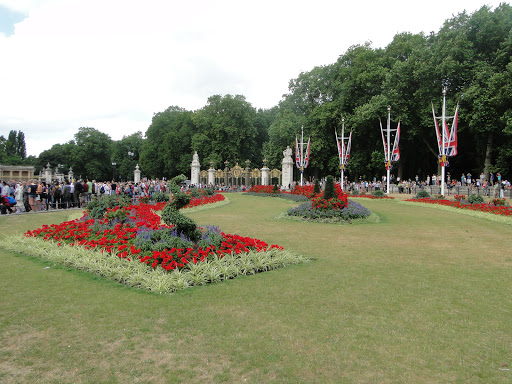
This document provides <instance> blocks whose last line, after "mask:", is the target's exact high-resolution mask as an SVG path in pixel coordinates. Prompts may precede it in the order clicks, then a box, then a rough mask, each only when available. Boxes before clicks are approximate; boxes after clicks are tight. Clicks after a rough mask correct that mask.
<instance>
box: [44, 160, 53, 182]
mask: <svg viewBox="0 0 512 384" xmlns="http://www.w3.org/2000/svg"><path fill="white" fill-rule="evenodd" d="M44 177H45V180H46V184H51V183H52V170H51V168H50V163H48V164H46V169H45V170H44Z"/></svg>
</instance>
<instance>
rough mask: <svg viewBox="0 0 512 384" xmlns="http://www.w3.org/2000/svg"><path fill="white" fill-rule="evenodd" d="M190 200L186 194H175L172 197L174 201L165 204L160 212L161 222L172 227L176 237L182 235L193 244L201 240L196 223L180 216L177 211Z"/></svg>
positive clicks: (190, 197)
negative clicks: (176, 233)
mask: <svg viewBox="0 0 512 384" xmlns="http://www.w3.org/2000/svg"><path fill="white" fill-rule="evenodd" d="M191 199H192V196H190V195H187V194H186V193H182V192H179V193H176V194H175V195H174V199H173V200H172V201H170V202H169V203H167V205H166V206H165V207H164V209H163V210H162V220H163V221H164V223H165V224H167V225H174V227H175V228H176V230H177V231H178V235H179V234H182V235H183V236H185V237H187V238H188V239H190V240H191V241H194V242H195V241H197V240H199V239H200V238H201V233H200V231H199V230H198V229H197V225H196V223H195V222H194V220H192V219H189V218H188V217H186V216H184V215H182V214H181V213H180V211H179V210H180V209H181V208H183V207H185V206H186V205H187V204H188V203H190V200H191Z"/></svg>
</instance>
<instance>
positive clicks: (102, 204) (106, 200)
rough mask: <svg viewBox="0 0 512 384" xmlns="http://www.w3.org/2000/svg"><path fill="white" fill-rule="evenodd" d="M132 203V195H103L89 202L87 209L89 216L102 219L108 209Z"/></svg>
mask: <svg viewBox="0 0 512 384" xmlns="http://www.w3.org/2000/svg"><path fill="white" fill-rule="evenodd" d="M131 203H132V200H131V199H130V196H128V195H124V194H123V195H110V196H103V197H102V198H100V199H98V200H93V201H91V202H89V203H88V204H87V211H88V215H89V217H91V218H93V219H101V218H102V217H103V216H104V215H105V213H106V212H107V209H108V208H110V209H113V208H116V207H127V206H129V205H130V204H131Z"/></svg>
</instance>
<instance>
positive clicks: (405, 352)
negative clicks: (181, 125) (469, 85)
mask: <svg viewBox="0 0 512 384" xmlns="http://www.w3.org/2000/svg"><path fill="white" fill-rule="evenodd" d="M229 198H230V200H231V204H228V205H225V206H222V207H220V208H216V209H210V210H202V211H197V212H193V213H188V214H189V215H190V217H192V218H194V219H195V220H196V221H197V222H198V223H200V224H214V225H218V226H220V228H221V229H222V230H223V231H224V232H227V233H238V234H241V235H245V236H251V237H257V238H260V239H262V240H265V241H266V242H268V243H270V244H273V243H277V244H280V245H283V246H284V247H286V248H288V249H290V250H292V251H294V252H297V253H301V254H303V255H304V256H306V257H309V258H311V259H313V260H314V261H313V262H311V263H307V264H302V265H298V266H292V267H288V268H284V269H279V270H274V271H270V272H265V273H260V274H257V275H254V276H249V277H241V278H237V279H234V280H230V281H226V282H222V283H218V284H212V285H208V286H204V287H197V288H191V289H188V290H185V291H179V292H178V293H175V294H172V295H155V294H150V293H145V292H142V291H138V290H136V289H132V288H127V287H124V286H122V285H119V284H117V283H114V282H110V281H106V280H103V279H99V278H95V277H93V276H91V275H88V274H86V273H82V272H77V271H72V270H68V269H66V268H60V267H56V266H54V265H51V264H45V263H43V262H40V261H38V260H36V259H32V258H27V257H25V256H19V255H16V254H14V253H11V252H6V251H3V250H0V261H1V265H2V268H0V287H1V292H2V295H0V308H2V310H1V311H0V332H1V333H0V335H1V336H0V338H1V340H2V342H1V343H0V381H2V382H6V383H11V382H12V383H16V382H29V383H30V382H59V383H60V382H67V383H74V382H141V383H142V382H144V383H147V382H154V383H160V382H166V383H173V382H176V383H179V382H190V383H199V382H201V383H202V382H237V383H238V382H252V383H316V382H318V383H327V382H332V383H340V382H346V383H377V382H378V383H412V382H414V383H446V382H453V383H469V382H470V383H490V382H492V383H509V382H511V381H512V373H511V371H507V370H506V369H510V368H512V360H511V359H512V355H511V354H510V351H511V350H512V327H511V326H510V324H511V322H510V319H512V257H511V256H510V247H511V245H512V236H511V234H512V230H511V227H510V226H509V225H503V224H500V223H495V222H490V221H486V220H482V219H480V218H477V217H469V216H466V215H462V214H457V213H453V212H445V211H440V210H436V209H430V208H429V207H422V206H418V207H416V206H412V205H411V206H409V205H402V204H398V203H397V202H395V201H375V200H368V201H366V200H365V201H364V202H361V203H362V204H363V205H365V206H366V207H368V208H369V209H370V210H372V211H374V212H375V213H376V214H378V215H379V217H380V219H381V220H380V222H379V223H377V224H369V225H344V226H339V225H333V224H317V223H306V222H295V221H290V220H275V217H277V216H278V215H279V214H280V213H282V212H283V211H284V210H286V209H288V208H289V207H290V206H292V205H291V204H290V203H289V202H287V201H283V200H282V199H264V198H259V197H252V196H242V195H237V194H234V195H229ZM64 216H65V215H64V213H54V214H47V215H45V214H39V215H35V214H34V215H25V216H24V217H16V218H13V217H5V218H4V217H2V218H0V228H1V229H2V232H3V233H6V234H10V233H16V232H20V231H24V230H26V229H34V228H36V227H38V226H40V225H42V224H43V223H45V222H48V221H54V222H59V221H62V220H63V219H64ZM47 266H50V268H49V269H44V268H45V267H47Z"/></svg>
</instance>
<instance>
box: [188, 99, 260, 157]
mask: <svg viewBox="0 0 512 384" xmlns="http://www.w3.org/2000/svg"><path fill="white" fill-rule="evenodd" d="M255 118H256V110H255V109H254V108H253V107H252V106H251V104H250V103H248V102H247V101H246V100H245V97H244V96H241V95H236V96H232V95H225V96H220V95H215V96H211V97H210V98H208V103H207V105H206V106H205V107H203V108H202V109H200V110H198V111H196V112H195V113H194V115H193V117H192V119H193V122H194V125H195V126H196V128H197V133H196V134H195V135H194V136H193V137H192V150H193V151H197V153H198V154H199V157H200V158H201V159H204V160H203V162H206V163H209V162H210V161H213V162H214V163H215V165H217V166H219V165H220V166H221V165H222V162H224V161H229V162H230V164H231V165H234V164H235V163H239V164H242V163H243V162H245V160H250V161H251V162H255V161H257V160H258V158H260V157H261V149H260V148H258V147H257V137H258V130H257V127H256V126H255V124H254V122H255Z"/></svg>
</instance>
